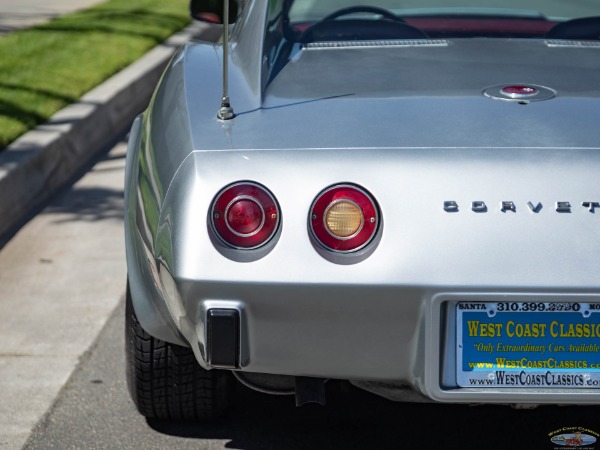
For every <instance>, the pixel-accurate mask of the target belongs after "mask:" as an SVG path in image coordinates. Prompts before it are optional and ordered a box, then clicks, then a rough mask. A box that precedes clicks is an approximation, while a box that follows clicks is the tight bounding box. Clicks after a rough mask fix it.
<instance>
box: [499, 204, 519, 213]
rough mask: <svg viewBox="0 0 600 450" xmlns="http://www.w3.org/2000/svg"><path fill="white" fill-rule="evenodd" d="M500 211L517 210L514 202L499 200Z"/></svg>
mask: <svg viewBox="0 0 600 450" xmlns="http://www.w3.org/2000/svg"><path fill="white" fill-rule="evenodd" d="M500 211H502V212H506V211H512V212H517V207H516V206H515V202H501V203H500Z"/></svg>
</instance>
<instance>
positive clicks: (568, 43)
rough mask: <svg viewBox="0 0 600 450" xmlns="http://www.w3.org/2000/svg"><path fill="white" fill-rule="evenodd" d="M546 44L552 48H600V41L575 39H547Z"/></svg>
mask: <svg viewBox="0 0 600 450" xmlns="http://www.w3.org/2000/svg"><path fill="white" fill-rule="evenodd" d="M545 43H546V45H547V46H548V47H551V48H600V41H575V40H569V39H547V40H546V41H545Z"/></svg>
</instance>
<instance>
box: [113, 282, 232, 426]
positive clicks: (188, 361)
mask: <svg viewBox="0 0 600 450" xmlns="http://www.w3.org/2000/svg"><path fill="white" fill-rule="evenodd" d="M125 355H126V367H127V385H128V387H129V393H130V395H131V398H132V399H133V402H134V403H135V406H136V407H137V409H138V411H139V412H140V413H141V414H142V415H144V416H145V417H146V418H149V419H163V420H186V421H188V420H189V421H193V420H196V421H199V420H210V419H215V418H217V417H219V416H221V415H222V414H223V413H224V412H225V411H226V409H227V408H228V407H229V406H230V403H231V400H232V397H233V387H234V383H235V380H234V379H233V377H232V375H231V374H230V373H229V372H228V371H224V370H214V369H213V370H205V369H203V368H202V367H201V366H200V365H199V364H198V362H197V361H196V358H195V356H194V353H193V352H192V350H191V349H190V348H188V347H183V346H180V345H175V344H171V343H168V342H165V341H162V340H160V339H156V338H154V337H152V336H150V335H149V334H148V333H146V331H144V329H143V328H142V326H141V325H140V323H139V321H138V320H137V317H136V315H135V311H134V309H133V304H132V301H131V294H130V291H129V286H127V295H126V307H125Z"/></svg>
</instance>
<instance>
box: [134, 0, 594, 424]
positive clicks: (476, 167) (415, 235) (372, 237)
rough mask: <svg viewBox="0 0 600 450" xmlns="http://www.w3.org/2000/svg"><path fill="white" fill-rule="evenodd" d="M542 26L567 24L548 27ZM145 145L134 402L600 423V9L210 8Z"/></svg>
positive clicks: (143, 120)
mask: <svg viewBox="0 0 600 450" xmlns="http://www.w3.org/2000/svg"><path fill="white" fill-rule="evenodd" d="M540 8H542V9H540ZM191 12H192V15H193V16H194V18H196V19H199V20H206V21H213V22H222V23H223V24H224V25H223V30H224V31H223V35H224V38H223V39H222V41H221V42H219V43H217V44H214V43H208V42H201V41H193V42H189V43H187V44H186V45H185V46H184V47H183V48H181V49H180V50H179V51H178V52H177V53H176V55H175V56H174V58H173V60H172V61H171V63H170V64H169V67H168V68H167V70H166V72H165V73H164V76H163V77H162V80H161V82H160V83H159V85H158V87H157V89H156V92H155V94H154V97H153V99H152V102H151V104H150V106H149V107H148V110H147V111H146V112H145V113H144V114H143V115H142V116H140V117H138V118H137V119H136V121H135V123H134V125H133V128H132V132H131V138H130V142H129V149H128V154H127V170H126V192H125V196H126V218H125V231H126V245H127V265H128V277H129V288H128V295H127V329H126V333H127V344H126V346H127V357H128V382H129V388H130V392H131V395H132V398H133V400H134V402H135V404H136V406H137V408H138V409H139V411H140V412H141V413H142V414H143V415H145V416H146V417H156V418H162V419H189V420H200V419H210V418H214V417H216V416H218V415H219V414H221V413H222V412H223V411H224V410H225V409H226V408H227V407H228V405H230V404H231V401H232V400H234V399H233V397H234V394H233V390H232V386H233V383H235V382H236V380H237V382H241V383H243V384H245V385H246V386H249V387H251V388H253V389H256V390H259V391H261V392H265V393H271V394H292V395H295V396H296V402H297V404H298V405H301V404H304V403H306V402H318V403H323V402H324V401H325V392H326V389H325V383H326V381H327V380H330V379H341V380H349V381H350V382H351V383H353V384H354V385H356V386H358V387H360V388H363V389H366V390H369V391H371V392H373V393H375V394H378V395H381V396H384V397H387V398H389V399H392V400H402V401H434V402H452V403H502V404H513V405H518V406H532V405H536V404H547V403H550V404H592V403H598V402H599V401H600V395H599V394H600V182H599V179H600V178H599V173H600V132H599V131H598V130H599V118H600V4H596V3H595V2H589V1H585V0H556V1H552V2H550V1H548V2H543V3H542V2H534V1H533V0H523V1H518V2H517V1H513V0H502V1H500V0H486V1H483V0H403V1H398V0H379V1H369V2H365V1H361V2H360V3H358V4H354V3H352V2H350V1H347V0H318V1H316V0H252V1H243V2H236V1H234V0H231V1H230V2H229V3H225V4H224V2H222V1H211V0H193V1H192V5H191Z"/></svg>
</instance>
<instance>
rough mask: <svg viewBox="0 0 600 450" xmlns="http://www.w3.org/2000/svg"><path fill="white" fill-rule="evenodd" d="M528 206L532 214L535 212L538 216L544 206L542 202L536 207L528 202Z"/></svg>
mask: <svg viewBox="0 0 600 450" xmlns="http://www.w3.org/2000/svg"><path fill="white" fill-rule="evenodd" d="M527 206H528V207H529V209H530V210H531V212H534V213H536V214H537V213H539V212H540V210H541V209H542V204H541V203H540V202H537V205H535V206H534V204H533V203H531V202H527Z"/></svg>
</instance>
